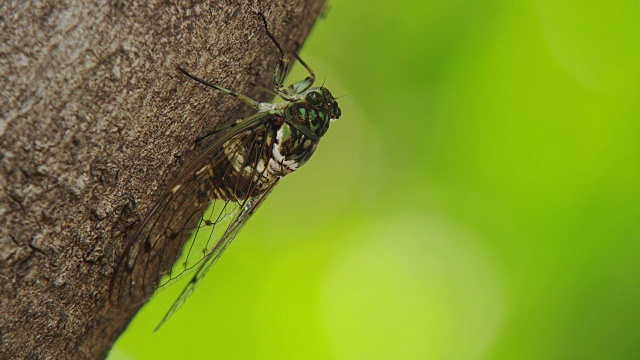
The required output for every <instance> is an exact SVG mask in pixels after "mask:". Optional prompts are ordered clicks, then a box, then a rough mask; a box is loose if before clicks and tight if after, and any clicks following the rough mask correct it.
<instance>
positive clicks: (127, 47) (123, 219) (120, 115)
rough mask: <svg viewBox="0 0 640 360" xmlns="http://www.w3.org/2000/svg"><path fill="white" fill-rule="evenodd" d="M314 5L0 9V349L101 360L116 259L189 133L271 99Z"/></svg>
mask: <svg viewBox="0 0 640 360" xmlns="http://www.w3.org/2000/svg"><path fill="white" fill-rule="evenodd" d="M323 2H324V1H323V0H308V1H303V0H277V1H265V2H260V1H253V2H234V1H211V2H202V3H193V2H188V1H184V2H182V1H120V0H112V1H110V2H109V3H108V4H104V2H102V1H97V0H90V1H78V2H75V1H31V2H27V1H23V2H20V1H18V2H15V3H10V2H2V3H0V89H1V91H2V92H1V95H2V96H1V97H0V189H1V191H0V358H64V359H69V358H101V357H102V358H103V357H105V356H106V354H107V353H108V351H109V349H110V348H111V346H112V344H113V343H114V341H115V340H116V339H117V338H118V336H119V335H120V334H121V333H122V332H123V331H124V329H125V328H126V327H127V325H128V323H129V321H130V320H131V319H132V317H133V316H134V315H135V313H136V312H137V309H131V310H129V311H126V310H118V309H114V308H112V307H110V306H109V303H108V300H107V299H108V291H109V290H108V289H109V283H110V280H111V275H112V274H113V271H114V267H115V265H116V263H117V260H118V258H119V256H120V255H122V251H123V248H124V246H125V243H126V241H127V240H128V238H127V234H129V235H130V234H131V233H132V232H133V230H135V226H136V224H137V222H138V221H139V220H140V219H141V218H143V217H144V216H145V215H146V214H147V212H148V211H149V210H150V209H151V207H152V206H153V204H154V203H155V202H156V201H157V200H158V199H159V197H160V195H161V193H162V191H163V190H165V187H166V186H167V185H168V184H169V183H170V182H171V180H172V179H173V178H174V177H175V176H177V174H178V173H179V171H180V169H181V167H182V166H183V165H184V164H186V163H188V162H189V161H190V160H192V159H195V158H196V157H197V156H198V155H199V154H200V153H201V151H203V150H204V148H205V147H206V143H204V144H199V145H197V146H196V145H195V140H196V139H197V138H199V137H201V136H203V135H205V134H207V133H210V132H211V131H212V130H213V129H215V128H217V127H219V126H222V125H225V124H229V123H231V122H233V121H235V120H236V119H239V118H243V117H245V116H247V115H248V114H250V113H251V112H252V111H251V109H249V108H248V107H247V106H246V105H243V104H242V103H240V102H239V101H237V100H236V99H234V98H232V97H229V96H225V95H223V94H221V93H219V92H215V91H211V90H207V89H205V88H204V87H203V86H202V85H199V84H197V83H196V82H194V81H192V80H190V79H188V78H186V77H185V76H184V75H182V74H180V73H179V72H178V71H176V67H177V66H181V67H184V68H185V69H187V70H189V71H190V72H192V73H193V74H195V75H198V76H200V77H203V78H205V79H207V80H210V81H212V82H215V83H218V84H221V85H222V86H225V87H227V88H230V89H233V90H235V91H237V92H239V93H243V94H246V95H249V96H250V97H252V98H254V99H257V100H260V101H266V100H269V98H270V97H271V96H270V95H268V94H266V93H265V92H262V91H260V90H259V89H257V88H256V87H253V86H251V85H250V84H252V83H253V84H260V85H262V86H266V87H270V86H271V83H272V76H273V70H274V68H275V65H276V63H277V60H278V57H279V53H278V52H277V49H276V48H275V46H274V45H273V44H272V43H271V42H270V40H269V38H268V37H267V36H266V34H265V31H264V28H263V25H262V23H261V20H260V18H259V17H258V16H257V15H256V13H255V12H256V11H261V12H263V13H264V14H265V15H266V17H267V20H268V22H269V26H270V29H271V31H272V32H273V33H274V34H275V36H276V38H278V39H279V40H280V42H281V43H282V45H283V47H284V48H285V49H287V50H289V51H293V50H295V49H296V48H297V46H298V44H302V43H303V41H304V39H305V38H306V36H307V34H308V32H309V30H310V29H311V27H312V25H313V24H314V22H315V20H316V18H317V16H318V14H319V13H320V11H321V9H322V6H323Z"/></svg>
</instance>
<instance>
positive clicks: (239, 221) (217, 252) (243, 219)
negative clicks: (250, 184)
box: [156, 181, 277, 330]
mask: <svg viewBox="0 0 640 360" xmlns="http://www.w3.org/2000/svg"><path fill="white" fill-rule="evenodd" d="M276 184H277V181H276V182H274V183H273V184H272V185H271V186H270V187H269V188H268V189H267V190H266V191H265V192H264V193H262V194H260V195H258V196H256V197H253V198H251V199H250V200H248V201H247V202H246V203H245V204H244V206H243V207H242V211H240V213H238V215H237V216H236V217H235V218H234V221H233V223H232V224H231V225H229V227H228V228H227V231H226V232H225V234H224V235H223V236H222V238H221V239H220V241H219V242H218V243H217V244H216V245H215V247H214V249H213V251H212V252H211V254H210V255H209V256H208V257H207V259H206V260H205V262H204V264H203V265H202V266H201V267H200V268H199V269H198V271H197V272H196V273H195V275H194V276H193V277H192V278H191V280H190V281H189V283H188V284H187V285H186V286H185V287H184V289H183V290H182V292H181V293H180V296H179V297H178V298H177V299H176V301H175V302H174V303H173V305H172V306H171V308H170V309H169V311H168V312H167V313H166V314H165V316H164V317H163V318H162V321H161V322H160V323H159V324H158V326H157V327H156V330H158V329H159V328H160V327H161V326H162V325H163V324H164V323H165V322H166V321H167V320H169V318H170V317H171V316H172V315H173V314H175V313H176V311H178V309H180V307H182V305H184V303H185V302H186V301H187V298H189V296H191V294H193V292H194V291H195V289H196V288H197V287H198V285H199V284H200V282H201V281H202V279H203V278H204V277H205V276H206V275H207V273H208V272H209V270H210V269H211V267H213V265H214V264H215V263H216V262H217V261H218V259H219V258H220V256H221V255H222V253H223V252H224V251H225V250H226V249H227V247H228V246H229V244H231V242H232V241H233V239H234V238H235V237H236V235H237V234H238V232H239V231H240V230H241V229H242V227H243V226H244V225H245V224H246V223H247V220H249V218H250V217H251V215H253V213H254V212H255V211H256V210H257V209H258V207H259V206H260V204H262V202H263V201H264V200H265V199H266V198H267V196H268V195H269V193H271V191H272V190H273V188H274V187H275V185H276Z"/></svg>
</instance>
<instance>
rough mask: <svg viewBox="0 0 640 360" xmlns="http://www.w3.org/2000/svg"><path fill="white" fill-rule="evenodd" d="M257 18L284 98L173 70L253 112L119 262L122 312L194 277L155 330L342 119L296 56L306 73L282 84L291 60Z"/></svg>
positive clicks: (158, 208) (188, 171)
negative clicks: (273, 99)
mask: <svg viewBox="0 0 640 360" xmlns="http://www.w3.org/2000/svg"><path fill="white" fill-rule="evenodd" d="M259 15H260V17H261V18H262V22H263V23H264V28H265V31H266V34H267V36H268V37H269V38H270V39H271V41H272V42H273V43H274V44H275V46H276V47H277V49H278V50H279V52H280V54H281V57H280V60H279V61H278V64H277V66H276V69H275V71H274V75H273V85H274V92H275V93H276V94H277V95H278V96H279V97H280V98H282V99H283V100H284V101H281V102H277V103H266V102H257V101H255V100H253V99H251V98H249V97H247V96H245V95H242V94H238V93H236V92H234V91H231V90H228V89H225V88H223V87H221V86H219V85H216V84H213V83H210V82H208V81H205V80H203V79H201V78H198V77H196V76H194V75H191V74H189V73H188V72H187V71H186V70H184V69H182V68H178V70H180V71H181V72H182V73H183V74H184V75H186V76H188V77H189V78H191V79H193V80H195V81H197V82H199V83H201V84H203V85H206V86H208V87H212V88H214V89H216V90H218V91H221V92H223V93H224V94H227V95H230V96H233V97H235V98H237V99H238V100H240V101H243V102H245V103H247V104H249V105H251V106H253V107H254V108H255V109H256V110H257V112H256V113H255V114H253V115H252V116H249V117H247V118H245V119H243V120H239V121H236V122H234V123H233V124H231V125H230V126H227V127H226V128H223V129H220V130H219V131H217V132H216V134H215V135H214V136H216V138H215V141H213V145H211V146H210V147H209V148H208V149H207V150H206V151H205V152H204V153H203V154H202V155H201V156H200V157H199V158H197V159H196V160H195V161H193V162H192V163H190V164H189V165H188V166H186V167H185V169H184V171H182V172H181V174H180V175H179V176H178V177H177V180H175V182H173V183H172V184H171V186H169V187H168V189H167V190H166V191H165V192H164V194H163V195H162V197H161V199H160V200H159V202H158V203H157V204H156V205H155V206H154V207H153V208H152V210H151V212H150V213H149V214H148V215H147V216H146V218H144V220H143V221H142V222H141V223H140V224H139V225H138V227H137V229H136V230H135V232H134V233H133V236H132V237H131V241H130V242H129V243H128V245H127V247H126V248H125V252H124V254H123V256H122V257H121V259H120V261H119V263H118V266H117V268H116V271H115V274H114V277H113V280H112V284H111V291H110V300H111V303H112V304H114V305H115V306H117V307H121V308H129V307H133V306H136V305H139V304H141V303H143V302H145V301H146V300H148V299H149V298H150V297H151V296H153V294H154V293H157V292H158V291H161V290H163V289H165V288H166V287H168V286H169V285H171V284H173V283H175V282H176V281H177V280H178V279H180V278H182V277H184V276H185V275H186V274H189V273H191V272H195V274H194V275H193V277H192V278H191V281H190V282H189V283H188V284H187V285H186V286H185V288H184V290H183V291H182V293H181V294H180V296H179V297H178V299H177V300H176V301H175V302H174V304H173V306H172V307H171V308H170V309H169V311H168V312H167V314H166V315H165V316H164V318H163V320H162V321H161V322H160V325H158V327H160V326H161V325H162V324H163V323H164V322H165V321H166V320H167V319H168V318H169V317H170V316H171V315H172V314H174V313H175V312H176V311H177V310H178V309H179V308H180V307H181V306H182V305H183V304H184V302H185V300H186V299H187V298H188V297H189V296H190V295H191V294H192V293H193V291H194V290H195V288H196V287H197V286H198V284H199V283H200V281H201V280H202V279H203V278H204V276H205V275H206V274H207V272H208V271H209V270H210V269H211V267H212V266H213V265H214V264H215V263H216V261H217V260H218V258H220V256H221V255H222V253H223V252H224V251H225V249H226V248H227V247H228V246H229V244H230V243H231V242H232V241H233V239H234V238H235V237H236V235H237V234H238V232H239V231H240V230H241V229H242V227H243V226H244V224H245V223H246V222H247V220H249V218H250V217H251V215H252V214H253V213H254V212H255V211H256V210H257V209H258V207H259V206H260V204H262V202H263V201H264V200H265V199H266V198H267V196H268V195H269V193H271V191H272V190H273V188H274V187H275V186H276V185H277V184H278V182H279V181H280V179H281V178H282V177H284V176H286V175H288V174H290V173H292V172H294V171H296V170H297V169H299V168H300V167H301V166H302V165H304V164H305V163H306V162H307V161H308V160H309V158H310V157H311V156H312V155H313V153H314V151H315V150H316V148H317V146H318V143H319V142H320V139H321V138H322V137H323V136H324V134H325V133H326V132H327V130H328V128H329V124H330V122H331V121H332V120H336V119H338V118H339V117H340V115H341V111H340V108H339V107H338V103H337V102H336V99H335V98H334V97H333V95H332V94H331V92H330V91H329V90H327V89H326V88H325V87H323V86H320V87H313V84H314V81H315V75H314V73H313V71H312V70H311V69H310V68H309V66H307V64H305V62H304V61H302V60H301V59H300V57H299V56H298V55H297V53H296V52H294V53H293V57H294V58H295V59H296V60H298V62H300V64H301V65H302V66H304V68H305V69H306V70H307V71H308V73H309V75H308V76H307V77H306V78H305V79H304V80H301V81H298V82H296V83H293V84H291V85H289V86H285V85H284V80H285V78H286V76H287V74H288V73H289V67H290V64H291V58H290V57H289V55H288V54H287V52H285V51H284V50H283V48H282V46H281V45H280V43H279V42H278V41H277V40H276V38H275V37H274V35H273V34H272V33H271V32H270V31H269V27H268V26H267V20H266V18H265V16H264V15H263V14H259Z"/></svg>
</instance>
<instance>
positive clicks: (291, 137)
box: [273, 102, 330, 173]
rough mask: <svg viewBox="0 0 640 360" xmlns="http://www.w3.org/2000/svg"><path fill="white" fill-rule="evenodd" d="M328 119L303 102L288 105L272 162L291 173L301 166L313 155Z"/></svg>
mask: <svg viewBox="0 0 640 360" xmlns="http://www.w3.org/2000/svg"><path fill="white" fill-rule="evenodd" d="M329 122H330V119H329V116H328V115H327V113H326V112H324V111H321V110H318V109H315V108H313V107H311V106H309V104H307V103H305V102H294V103H291V104H290V105H289V106H287V108H286V109H285V111H284V123H283V124H282V126H281V127H280V129H278V132H277V134H276V144H274V151H273V157H274V160H275V161H276V162H278V163H280V164H282V165H284V168H285V170H286V171H287V173H291V172H293V171H295V170H297V169H298V168H300V166H302V165H304V163H306V162H307V161H308V160H309V159H310V158H311V155H313V153H314V152H315V150H316V148H317V146H318V143H319V141H320V138H321V137H322V136H323V135H324V134H325V133H326V132H327V130H328V129H329Z"/></svg>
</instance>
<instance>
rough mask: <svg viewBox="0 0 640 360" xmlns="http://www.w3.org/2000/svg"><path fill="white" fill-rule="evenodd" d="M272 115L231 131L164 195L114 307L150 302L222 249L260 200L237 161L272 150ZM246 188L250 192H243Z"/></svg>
mask: <svg viewBox="0 0 640 360" xmlns="http://www.w3.org/2000/svg"><path fill="white" fill-rule="evenodd" d="M268 116H270V114H266V113H258V114H255V115H253V116H251V117H249V118H247V119H246V120H244V121H243V122H242V123H241V124H239V125H238V126H237V127H235V128H232V129H231V130H229V131H227V132H225V133H224V134H223V135H222V136H221V137H220V139H218V140H217V141H216V142H215V143H214V144H213V146H212V147H210V148H209V149H208V150H207V151H206V152H205V153H204V154H203V155H202V156H201V157H199V158H198V159H197V160H196V161H195V162H193V163H192V164H191V166H189V167H188V168H187V169H186V170H185V171H184V172H183V173H182V174H181V175H180V176H179V177H178V180H177V181H176V182H174V183H173V184H172V186H171V187H170V188H169V190H168V191H167V192H166V193H165V194H164V195H163V197H162V198H161V200H160V201H159V202H158V203H157V204H156V206H155V207H154V208H153V210H152V211H151V213H150V214H149V215H148V216H147V217H146V218H145V220H144V221H143V222H142V223H141V224H140V225H139V227H138V229H137V231H136V232H135V233H134V236H133V237H132V238H131V241H130V243H129V244H128V246H127V248H126V249H125V253H124V254H123V256H122V258H121V259H120V261H119V263H118V266H117V268H116V271H115V274H114V277H113V279H112V282H111V289H110V301H111V303H112V304H113V305H114V306H116V307H119V308H129V307H133V306H136V305H139V304H141V303H143V302H145V301H146V300H148V299H149V298H150V297H151V296H153V294H154V293H156V292H159V291H162V290H163V289H165V288H167V287H168V286H170V285H171V284H173V283H175V282H176V281H178V280H179V279H180V278H182V277H184V276H185V275H187V274H188V273H190V272H192V271H195V270H197V269H199V268H200V267H201V266H202V265H203V264H204V263H205V262H206V261H207V259H209V258H211V257H212V256H214V255H215V254H217V253H218V251H217V250H216V249H219V248H220V247H219V246H218V244H219V243H221V242H222V240H223V239H226V238H227V237H228V236H227V235H225V234H228V233H229V231H230V230H233V228H232V226H233V224H236V223H237V222H238V217H239V216H240V215H241V214H242V212H243V209H244V208H245V207H246V206H247V204H251V203H255V201H254V198H255V197H257V196H253V197H252V196H251V195H250V194H251V193H252V190H253V189H255V187H256V186H257V184H254V183H247V180H246V179H245V178H242V177H241V176H240V175H239V172H238V171H236V170H235V168H234V165H233V161H234V159H238V158H239V159H241V161H243V162H244V164H246V165H247V166H249V165H250V164H253V163H257V157H259V156H261V154H265V153H266V152H269V151H270V146H271V145H272V144H270V143H268V141H266V140H265V139H269V138H270V137H269V136H268V135H269V132H270V131H272V125H271V124H270V123H269V122H268V121H267V120H268V119H266V117H268ZM225 144H226V145H225ZM247 149H252V150H253V151H247ZM247 154H251V156H247ZM243 167H244V166H243ZM253 171H254V172H255V173H257V172H258V169H253ZM262 171H264V170H262ZM252 178H254V177H251V179H252ZM240 188H243V189H244V190H243V192H242V195H240V196H238V193H240V191H239V190H237V191H236V189H240ZM260 198H261V199H262V198H263V197H262V196H261V197H260ZM245 221H246V220H245ZM236 232H237V231H236ZM225 236H226V237H225ZM217 256H219V255H217Z"/></svg>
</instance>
